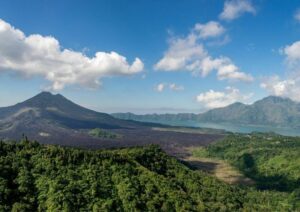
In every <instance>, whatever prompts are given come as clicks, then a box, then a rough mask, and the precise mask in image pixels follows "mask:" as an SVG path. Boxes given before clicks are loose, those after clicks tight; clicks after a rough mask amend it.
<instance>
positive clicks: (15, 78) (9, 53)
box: [0, 0, 300, 114]
mask: <svg viewBox="0 0 300 212" xmlns="http://www.w3.org/2000/svg"><path fill="white" fill-rule="evenodd" d="M41 91H50V92H52V93H54V94H55V93H60V94H62V95H64V96H66V97H67V98H69V99H71V100H72V101H74V102H76V103H78V104H80V105H83V106H85V107H88V108H91V109H94V110H97V111H102V112H108V113H113V112H134V113H137V114H145V113H179V112H193V113H199V112H203V111H206V110H209V109H212V108H218V107H224V106H226V105H229V104H231V103H234V102H243V103H245V104H251V103H253V102H254V101H256V100H259V99H261V98H263V97H266V96H268V95H275V96H282V97H288V98H291V99H293V100H295V101H300V95H298V94H299V92H298V91H300V2H299V1H296V0H289V1H281V0H272V1H271V0H252V1H251V0H225V1H221V0H189V1H179V0H164V1H153V0H130V1H124V0H87V1H83V0H63V1H62V0H27V1H22V0H18V1H17V0H2V1H0V106H2V107H3V106H9V105H13V104H16V103H18V102H21V101H24V100H26V99H28V98H30V97H32V96H34V95H36V94H38V93H39V92H41Z"/></svg>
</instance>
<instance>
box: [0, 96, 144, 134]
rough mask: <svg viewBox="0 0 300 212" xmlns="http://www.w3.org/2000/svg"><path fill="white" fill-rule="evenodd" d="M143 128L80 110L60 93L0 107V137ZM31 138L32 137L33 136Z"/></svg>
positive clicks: (138, 124)
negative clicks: (96, 129)
mask: <svg viewBox="0 0 300 212" xmlns="http://www.w3.org/2000/svg"><path fill="white" fill-rule="evenodd" d="M140 127H144V125H143V123H136V122H133V121H125V120H120V119H117V118H114V117H112V116H110V115H108V114H105V113H99V112H95V111H92V110H89V109H86V108H84V107H81V106H79V105H77V104H75V103H73V102H71V101H70V100H68V99H66V98H65V97H63V96H62V95H60V94H57V95H53V94H51V93H49V92H42V93H40V94H38V95H36V96H34V97H33V98H31V99H28V100H26V101H24V102H21V103H18V104H16V105H14V106H10V107H3V108H0V136H1V137H2V138H6V137H7V138H20V135H21V134H22V133H26V135H30V136H32V135H36V134H41V133H42V135H46V136H47V135H48V134H52V135H56V136H57V138H61V136H62V134H65V135H66V134H69V135H71V134H74V131H78V130H83V129H93V128H102V129H127V128H129V129H130V128H140ZM33 137H35V136H33Z"/></svg>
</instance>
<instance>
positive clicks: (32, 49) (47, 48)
mask: <svg viewBox="0 0 300 212" xmlns="http://www.w3.org/2000/svg"><path fill="white" fill-rule="evenodd" d="M143 68H144V64H143V62H142V61H141V60H140V59H139V58H135V60H134V61H133V63H132V64H129V63H128V62H127V59H126V57H124V56H122V55H120V54H118V53H116V52H96V54H95V55H94V56H93V57H88V56H86V55H85V54H84V53H82V52H77V51H73V50H70V49H63V48H62V47H61V45H60V44H59V41H58V40H57V39H55V38H54V37H51V36H42V35H39V34H32V35H28V36H26V35H25V34H24V33H23V32H22V31H21V30H19V29H16V28H14V27H13V26H11V25H10V24H9V23H7V22H5V21H3V20H1V19H0V71H12V72H15V73H18V74H21V75H24V76H27V77H31V76H41V77H43V78H45V79H46V80H48V81H49V82H50V83H51V86H50V89H53V90H60V89H63V88H64V87H65V86H66V85H73V84H79V85H82V86H85V87H90V88H93V87H97V86H98V85H100V79H101V78H103V77H109V76H123V75H132V74H136V73H139V72H141V71H142V70H143Z"/></svg>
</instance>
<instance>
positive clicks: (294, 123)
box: [112, 96, 300, 127]
mask: <svg viewBox="0 0 300 212" xmlns="http://www.w3.org/2000/svg"><path fill="white" fill-rule="evenodd" d="M112 115H113V116H114V117H116V118H122V119H127V120H137V121H151V122H153V121H155V122H165V121H199V122H211V123H219V122H227V123H232V124H245V125H247V124H248V125H264V126H282V127H300V104H299V103H298V102H294V101H292V100H291V99H288V98H282V97H275V96H269V97H266V98H264V99H262V100H259V101H257V102H255V103H253V104H252V105H245V104H242V103H234V104H231V105H229V106H227V107H223V108H217V109H212V110H209V111H207V112H205V113H201V114H192V113H190V114H189V113H187V114H161V115H158V114H150V115H134V114H131V113H115V114H112Z"/></svg>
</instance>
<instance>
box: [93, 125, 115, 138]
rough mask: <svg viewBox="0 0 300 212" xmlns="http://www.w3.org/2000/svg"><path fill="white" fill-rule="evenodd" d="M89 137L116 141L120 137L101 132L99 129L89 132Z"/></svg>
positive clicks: (111, 133)
mask: <svg viewBox="0 0 300 212" xmlns="http://www.w3.org/2000/svg"><path fill="white" fill-rule="evenodd" d="M89 135H90V136H93V137H96V138H107V139H116V138H121V135H119V134H116V133H113V132H109V131H107V130H103V129H100V128H95V129H92V130H90V131H89Z"/></svg>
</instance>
